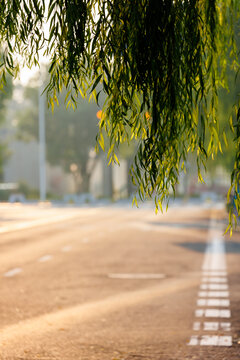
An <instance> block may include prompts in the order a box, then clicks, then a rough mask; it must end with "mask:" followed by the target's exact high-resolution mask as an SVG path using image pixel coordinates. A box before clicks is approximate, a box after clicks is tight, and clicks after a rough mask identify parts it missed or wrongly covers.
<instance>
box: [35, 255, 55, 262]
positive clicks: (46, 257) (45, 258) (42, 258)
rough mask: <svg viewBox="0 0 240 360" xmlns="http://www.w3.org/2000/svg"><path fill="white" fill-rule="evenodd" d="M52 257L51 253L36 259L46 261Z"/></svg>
mask: <svg viewBox="0 0 240 360" xmlns="http://www.w3.org/2000/svg"><path fill="white" fill-rule="evenodd" d="M52 258H53V257H52V255H44V256H42V257H40V259H38V262H46V261H49V260H52Z"/></svg>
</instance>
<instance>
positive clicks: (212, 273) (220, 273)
mask: <svg viewBox="0 0 240 360" xmlns="http://www.w3.org/2000/svg"><path fill="white" fill-rule="evenodd" d="M203 276H227V273H226V271H203Z"/></svg>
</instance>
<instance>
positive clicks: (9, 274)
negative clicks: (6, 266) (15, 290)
mask: <svg viewBox="0 0 240 360" xmlns="http://www.w3.org/2000/svg"><path fill="white" fill-rule="evenodd" d="M21 272H22V269H21V268H14V269H11V270H9V271H7V272H6V273H5V274H3V276H5V277H12V276H15V275H17V274H19V273H21Z"/></svg>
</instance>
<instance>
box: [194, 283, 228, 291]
mask: <svg viewBox="0 0 240 360" xmlns="http://www.w3.org/2000/svg"><path fill="white" fill-rule="evenodd" d="M200 289H201V290H228V285H227V284H202V285H201V286H200Z"/></svg>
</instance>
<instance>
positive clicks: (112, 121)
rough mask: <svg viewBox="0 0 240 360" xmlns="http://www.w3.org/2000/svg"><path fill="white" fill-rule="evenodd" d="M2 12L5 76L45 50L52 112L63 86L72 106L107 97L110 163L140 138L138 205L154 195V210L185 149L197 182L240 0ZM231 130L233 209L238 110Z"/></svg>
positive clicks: (37, 0)
mask: <svg viewBox="0 0 240 360" xmlns="http://www.w3.org/2000/svg"><path fill="white" fill-rule="evenodd" d="M0 13H1V16H0V19H1V20H0V37H1V42H2V47H3V48H4V52H3V54H4V55H3V58H2V68H1V71H2V72H1V75H2V78H4V76H5V75H4V74H5V72H6V71H8V72H10V73H14V71H16V70H18V69H17V66H16V65H15V63H14V54H15V52H16V51H17V52H19V53H20V54H22V55H23V56H24V57H25V59H26V61H27V63H28V64H30V65H31V64H32V63H37V62H38V54H39V50H40V49H41V48H43V47H44V49H45V53H46V54H47V55H48V56H49V57H50V59H51V61H50V67H49V73H50V83H49V85H48V88H47V89H48V92H49V95H50V101H51V103H52V106H54V99H56V96H57V92H59V91H61V89H62V88H63V87H66V88H68V89H69V92H68V101H69V102H70V103H71V102H72V103H73V104H74V102H75V101H76V98H77V96H78V95H79V93H81V95H82V96H86V95H87V94H89V92H91V93H92V95H91V96H93V97H94V98H95V99H96V101H97V102H98V101H99V99H100V98H101V93H102V94H104V96H103V98H104V99H105V103H104V108H103V111H102V114H103V116H102V118H101V120H100V123H99V144H100V145H101V146H102V147H103V136H102V133H103V132H106V133H107V135H108V137H109V139H110V148H109V153H108V154H109V157H110V161H111V160H112V161H114V158H116V155H115V149H116V147H117V146H118V145H119V143H121V142H124V141H131V139H133V138H135V139H137V140H138V142H139V146H138V152H137V154H136V157H135V162H134V166H133V167H132V177H133V181H134V182H135V183H136V184H138V186H139V195H140V197H141V198H142V199H144V198H146V197H148V196H152V195H154V196H155V197H156V207H157V208H158V206H160V207H161V206H162V203H163V201H164V200H165V199H168V196H169V191H170V189H173V190H174V189H175V186H176V184H177V182H178V176H179V172H180V170H181V169H182V168H184V167H185V162H186V159H187V157H188V153H189V152H194V153H195V154H196V157H197V164H198V169H199V178H200V179H201V168H202V164H204V163H205V161H206V159H207V158H209V157H212V156H214V155H215V154H216V153H217V152H218V151H219V150H221V140H222V136H223V137H224V138H225V134H224V133H220V132H219V125H218V117H217V100H218V88H219V87H220V86H224V85H225V84H226V79H225V70H226V59H228V61H231V63H232V64H233V65H234V68H235V71H238V69H239V64H238V56H237V53H238V49H237V48H236V44H235V39H234V31H233V29H234V24H236V23H237V22H238V14H239V13H240V4H239V1H237V0H235V1H234V0H219V1H216V0H201V1H199V0H126V1H124V2H123V1H121V0H52V1H50V3H49V7H48V13H47V15H46V14H45V5H44V1H43V0H28V1H24V0H14V1H13V0H11V1H10V0H8V1H4V2H3V1H1V2H0ZM44 21H47V22H48V24H49V36H48V37H46V35H44V32H43V30H42V25H43V22H44ZM229 66H231V64H229ZM233 131H234V133H235V144H236V162H235V167H234V169H233V173H232V186H231V188H235V193H236V194H238V196H235V197H236V207H237V209H238V213H239V204H240V201H239V191H238V186H239V112H237V116H236V125H235V126H234V127H233ZM236 194H235V195H236ZM231 224H232V213H231V212H230V226H231Z"/></svg>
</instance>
